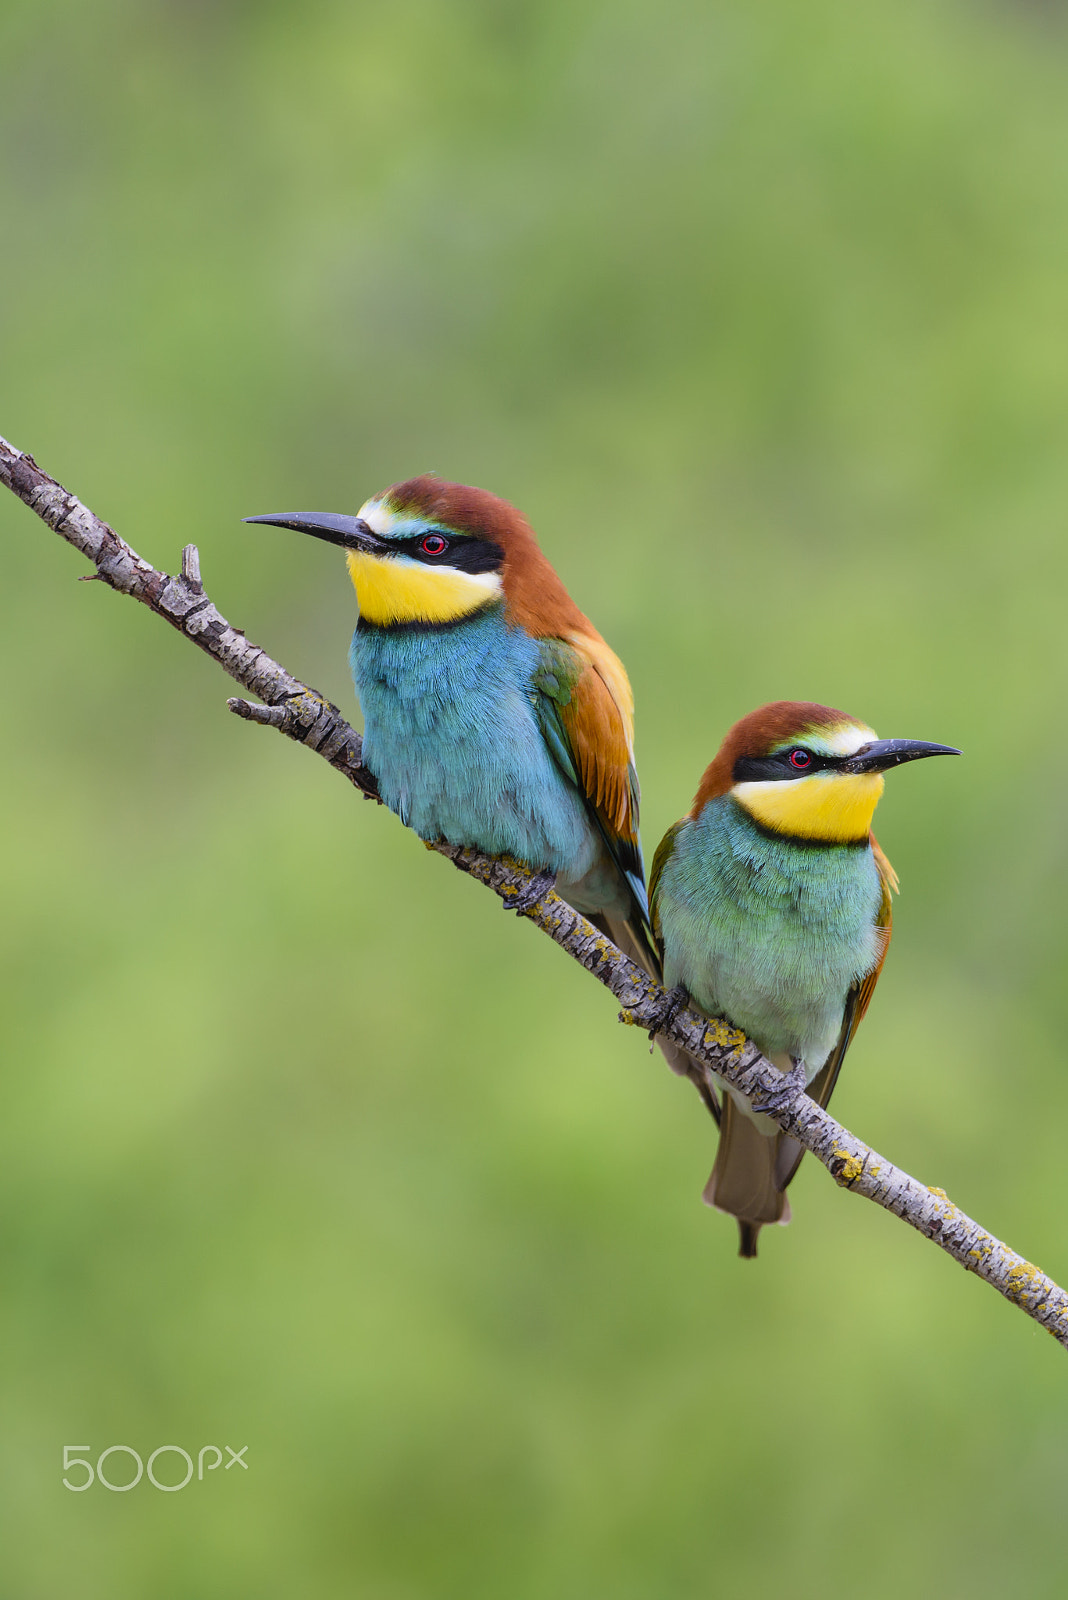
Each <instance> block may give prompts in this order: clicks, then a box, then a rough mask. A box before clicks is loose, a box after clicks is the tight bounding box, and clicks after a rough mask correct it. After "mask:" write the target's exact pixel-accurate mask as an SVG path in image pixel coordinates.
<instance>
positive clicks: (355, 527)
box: [242, 511, 389, 552]
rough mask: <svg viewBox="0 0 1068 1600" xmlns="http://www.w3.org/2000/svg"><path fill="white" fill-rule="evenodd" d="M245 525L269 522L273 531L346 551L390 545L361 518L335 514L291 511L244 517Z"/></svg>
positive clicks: (380, 547) (370, 549)
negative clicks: (283, 530)
mask: <svg viewBox="0 0 1068 1600" xmlns="http://www.w3.org/2000/svg"><path fill="white" fill-rule="evenodd" d="M242 521H244V522H268V523H270V524H271V526H272V527H274V528H294V529H295V530H296V531H297V533H310V534H311V535H312V537H313V538H315V539H325V540H326V542H327V544H339V545H340V546H341V547H342V549H343V550H366V551H378V552H382V551H387V550H388V549H389V543H388V541H387V540H386V539H380V538H379V537H378V535H377V534H376V533H372V532H371V530H370V528H369V527H368V526H367V524H366V522H364V520H363V518H362V517H345V516H342V515H340V513H337V512H333V511H288V512H283V513H279V515H277V516H271V517H243V518H242Z"/></svg>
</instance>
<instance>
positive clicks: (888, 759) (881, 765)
mask: <svg viewBox="0 0 1068 1600" xmlns="http://www.w3.org/2000/svg"><path fill="white" fill-rule="evenodd" d="M959 755H960V751H959V750H955V749H954V748H953V746H952V745H951V744H925V743H924V741H923V740H922V739H874V740H873V741H872V742H871V744H865V745H862V746H861V748H860V749H859V750H858V751H857V752H856V754H855V755H852V756H850V757H849V760H848V761H843V762H842V765H841V766H840V767H839V769H838V770H839V772H886V771H888V770H889V768H890V767H899V766H900V765H901V763H902V762H903V761H922V760H923V758H924V756H959Z"/></svg>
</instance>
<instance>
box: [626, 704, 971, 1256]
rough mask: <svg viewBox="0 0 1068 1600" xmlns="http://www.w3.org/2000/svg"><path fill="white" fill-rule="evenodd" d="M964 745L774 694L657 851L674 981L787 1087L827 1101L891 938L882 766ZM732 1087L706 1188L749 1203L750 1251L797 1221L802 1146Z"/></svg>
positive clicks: (745, 1232)
mask: <svg viewBox="0 0 1068 1600" xmlns="http://www.w3.org/2000/svg"><path fill="white" fill-rule="evenodd" d="M959 754H960V752H959V751H958V750H954V749H952V748H951V747H950V746H948V745H943V744H923V743H919V742H917V741H915V740H910V739H878V738H876V736H875V734H874V733H873V732H872V730H871V728H869V727H866V726H865V725H864V723H862V722H858V721H856V719H855V718H853V717H849V716H846V714H845V713H844V712H842V711H833V710H831V709H830V707H828V706H820V705H813V704H811V703H808V702H798V701H789V700H785V701H779V702H777V703H776V704H774V705H768V706H762V707H761V708H760V709H759V710H758V711H754V712H752V713H751V714H750V715H749V716H747V717H743V718H742V720H741V721H740V722H738V723H736V724H735V726H734V727H733V728H732V729H731V730H730V732H729V733H728V735H727V737H726V739H725V740H724V741H723V745H722V747H721V749H720V751H719V753H718V755H717V756H716V758H715V760H714V761H713V762H712V764H711V766H709V767H708V769H707V771H706V772H705V775H704V777H703V778H702V780H701V784H700V787H699V789H698V791H697V796H696V798H695V800H694V803H693V806H692V807H691V809H690V811H689V812H688V813H687V815H686V816H685V817H683V818H682V820H681V821H680V822H677V823H676V824H675V826H674V827H673V828H670V829H669V830H668V832H667V834H666V835H665V837H664V839H663V840H662V842H661V844H660V846H659V848H658V850H657V852H656V857H655V859H654V861H653V873H652V879H651V882H650V902H651V906H652V921H653V929H654V933H655V936H656V939H657V942H658V944H659V946H660V949H661V952H662V955H663V963H664V981H665V983H666V984H669V985H672V986H678V987H680V988H681V989H683V990H685V991H687V993H688V994H689V995H690V996H691V997H692V999H693V1001H694V1002H696V1004H697V1006H698V1007H699V1008H700V1009H701V1010H702V1011H704V1012H705V1013H706V1015H708V1016H709V1017H723V1018H726V1019H727V1020H728V1021H729V1022H731V1023H732V1024H733V1025H734V1026H735V1027H737V1028H741V1029H742V1030H743V1031H744V1032H745V1033H746V1034H747V1035H748V1036H749V1037H750V1038H751V1039H752V1040H753V1042H754V1043H755V1044H756V1045H758V1046H759V1048H760V1049H761V1050H762V1051H763V1053H764V1054H765V1055H766V1056H767V1057H768V1059H769V1060H770V1061H771V1062H772V1064H773V1065H774V1066H776V1067H778V1068H779V1070H780V1071H781V1072H783V1073H785V1074H787V1075H788V1078H789V1089H791V1090H792V1089H794V1088H796V1087H801V1086H806V1085H807V1088H808V1093H809V1094H810V1095H811V1096H812V1098H813V1099H814V1100H816V1101H818V1102H819V1104H820V1105H821V1106H826V1104H827V1102H828V1101H829V1099H830V1097H831V1092H832V1090H833V1089H834V1086H835V1082H836V1081H837V1078H838V1073H839V1071H840V1070H841V1066H842V1061H843V1058H844V1056H845V1053H846V1051H847V1050H848V1048H849V1045H850V1042H851V1041H852V1038H853V1035H854V1033H855V1032H856V1030H857V1027H858V1025H859V1023H860V1020H861V1018H862V1017H863V1016H864V1013H865V1011H866V1010H867V1007H868V1002H869V1001H870V1000H871V997H872V991H873V990H874V988H875V983H876V980H877V979H878V976H879V972H880V970H881V968H882V964H883V961H884V959H885V957H886V952H887V948H888V946H889V944H890V922H891V913H890V895H891V892H892V891H895V892H896V890H897V878H896V876H895V874H894V869H893V868H892V867H891V865H890V863H889V861H888V860H887V859H886V857H885V856H884V855H883V853H882V851H881V850H880V849H879V846H878V844H877V843H876V840H875V836H874V834H873V833H872V832H871V820H872V816H873V814H874V812H875V807H876V805H877V803H878V800H879V796H880V795H881V794H882V792H883V776H882V775H883V773H884V772H886V771H887V770H888V769H889V768H891V767H896V766H899V765H901V763H902V762H905V761H916V760H919V759H920V758H921V757H924V756H939V755H959ZM665 1053H666V1054H667V1056H668V1059H669V1061H670V1060H672V1059H673V1055H675V1056H676V1059H677V1053H675V1052H673V1050H672V1049H671V1047H670V1046H669V1047H668V1049H667V1050H666V1051H665ZM724 1089H725V1091H726V1092H725V1093H724V1096H723V1107H722V1119H721V1124H720V1137H719V1148H718V1151H717V1154H716V1162H715V1166H714V1167H713V1169H712V1176H711V1178H710V1179H709V1181H708V1185H707V1187H706V1189H705V1199H706V1201H707V1202H708V1204H709V1205H712V1206H715V1207H717V1209H719V1210H720V1211H726V1212H728V1213H729V1214H730V1215H732V1216H734V1217H737V1219H738V1226H739V1230H740V1234H741V1250H740V1253H741V1254H742V1255H743V1256H755V1255H756V1249H757V1236H758V1234H759V1232H760V1229H761V1228H762V1227H763V1226H764V1225H765V1224H766V1223H771V1222H784V1223H785V1222H788V1221H789V1220H790V1208H789V1206H788V1204H787V1200H786V1188H787V1185H788V1184H789V1182H790V1180H791V1178H792V1177H793V1175H794V1173H795V1172H796V1171H797V1168H798V1164H799V1163H800V1160H801V1155H802V1150H801V1147H800V1145H798V1144H797V1142H796V1141H795V1140H793V1139H790V1138H788V1137H787V1136H786V1135H785V1134H784V1133H782V1132H781V1131H780V1130H779V1128H778V1127H777V1125H776V1124H775V1123H774V1122H773V1121H772V1120H771V1118H770V1117H768V1116H766V1115H760V1114H759V1113H758V1112H754V1111H753V1109H752V1108H751V1107H750V1105H749V1102H748V1101H747V1100H746V1099H745V1098H744V1096H742V1095H741V1094H739V1093H738V1092H737V1091H736V1090H732V1089H730V1088H729V1087H727V1086H726V1085H724ZM784 1092H788V1090H787V1086H786V1085H784Z"/></svg>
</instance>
